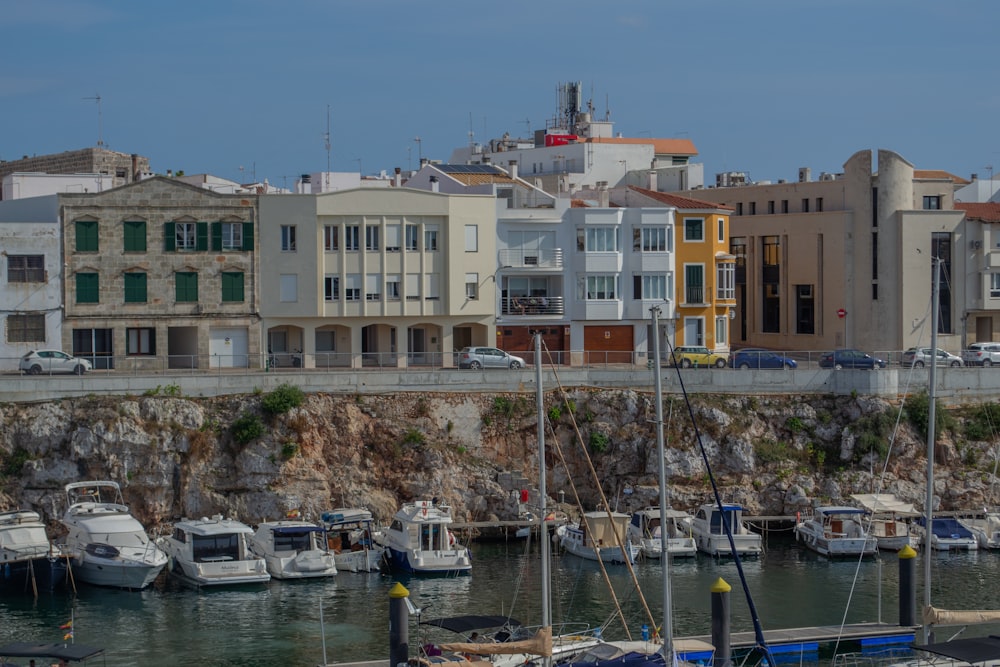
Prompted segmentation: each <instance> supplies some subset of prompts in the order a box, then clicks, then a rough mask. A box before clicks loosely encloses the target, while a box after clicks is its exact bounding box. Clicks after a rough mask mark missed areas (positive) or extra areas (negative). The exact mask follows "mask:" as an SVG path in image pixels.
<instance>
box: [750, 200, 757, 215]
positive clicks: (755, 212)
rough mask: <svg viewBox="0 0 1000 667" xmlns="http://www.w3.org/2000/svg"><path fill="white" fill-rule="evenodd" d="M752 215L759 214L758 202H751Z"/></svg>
mask: <svg viewBox="0 0 1000 667" xmlns="http://www.w3.org/2000/svg"><path fill="white" fill-rule="evenodd" d="M750 215H757V202H755V201H752V202H750Z"/></svg>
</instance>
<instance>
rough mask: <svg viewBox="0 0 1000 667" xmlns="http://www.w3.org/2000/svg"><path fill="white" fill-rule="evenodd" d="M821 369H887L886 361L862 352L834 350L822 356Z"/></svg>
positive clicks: (820, 360) (820, 358) (820, 359)
mask: <svg viewBox="0 0 1000 667" xmlns="http://www.w3.org/2000/svg"><path fill="white" fill-rule="evenodd" d="M819 367H820V368H833V369H836V370H840V369H841V368H867V369H869V370H878V369H880V368H885V361H883V360H882V359H878V358H876V357H873V356H872V355H870V354H868V353H866V352H862V351H861V350H834V351H833V352H824V353H823V354H821V355H820V357H819Z"/></svg>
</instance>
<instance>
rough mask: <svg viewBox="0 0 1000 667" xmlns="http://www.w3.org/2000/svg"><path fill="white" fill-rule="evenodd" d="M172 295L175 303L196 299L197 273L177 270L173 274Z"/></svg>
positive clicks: (194, 300) (195, 300) (189, 301)
mask: <svg viewBox="0 0 1000 667" xmlns="http://www.w3.org/2000/svg"><path fill="white" fill-rule="evenodd" d="M174 296H175V298H176V300H177V303H191V302H195V303H197V301H198V274H197V273H191V272H178V273H175V274H174Z"/></svg>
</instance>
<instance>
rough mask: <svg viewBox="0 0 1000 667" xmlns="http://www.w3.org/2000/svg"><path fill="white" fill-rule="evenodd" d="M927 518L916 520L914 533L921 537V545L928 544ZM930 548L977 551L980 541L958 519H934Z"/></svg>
mask: <svg viewBox="0 0 1000 667" xmlns="http://www.w3.org/2000/svg"><path fill="white" fill-rule="evenodd" d="M926 525H927V522H926V519H925V517H920V518H918V519H917V520H916V522H915V523H914V526H913V530H914V532H915V533H916V534H917V535H918V536H919V537H920V544H921V545H924V546H926V544H927V531H926V530H925V526H926ZM930 548H931V550H932V551H977V550H978V549H979V540H977V539H976V536H975V535H973V534H972V531H971V530H969V529H968V528H966V527H965V526H963V525H962V524H961V523H959V521H958V519H954V518H950V517H949V518H946V517H934V520H933V521H932V522H931V539H930Z"/></svg>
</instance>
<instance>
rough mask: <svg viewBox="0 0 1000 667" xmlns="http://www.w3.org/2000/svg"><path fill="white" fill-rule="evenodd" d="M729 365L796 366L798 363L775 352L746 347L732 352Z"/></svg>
mask: <svg viewBox="0 0 1000 667" xmlns="http://www.w3.org/2000/svg"><path fill="white" fill-rule="evenodd" d="M729 365H730V367H732V368H798V365H799V364H798V362H796V361H795V360H794V359H790V358H788V357H785V356H782V355H780V354H778V353H776V352H771V351H770V350H761V349H756V348H749V347H748V348H744V349H742V350H737V351H736V352H733V353H732V354H731V355H730V356H729Z"/></svg>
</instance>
